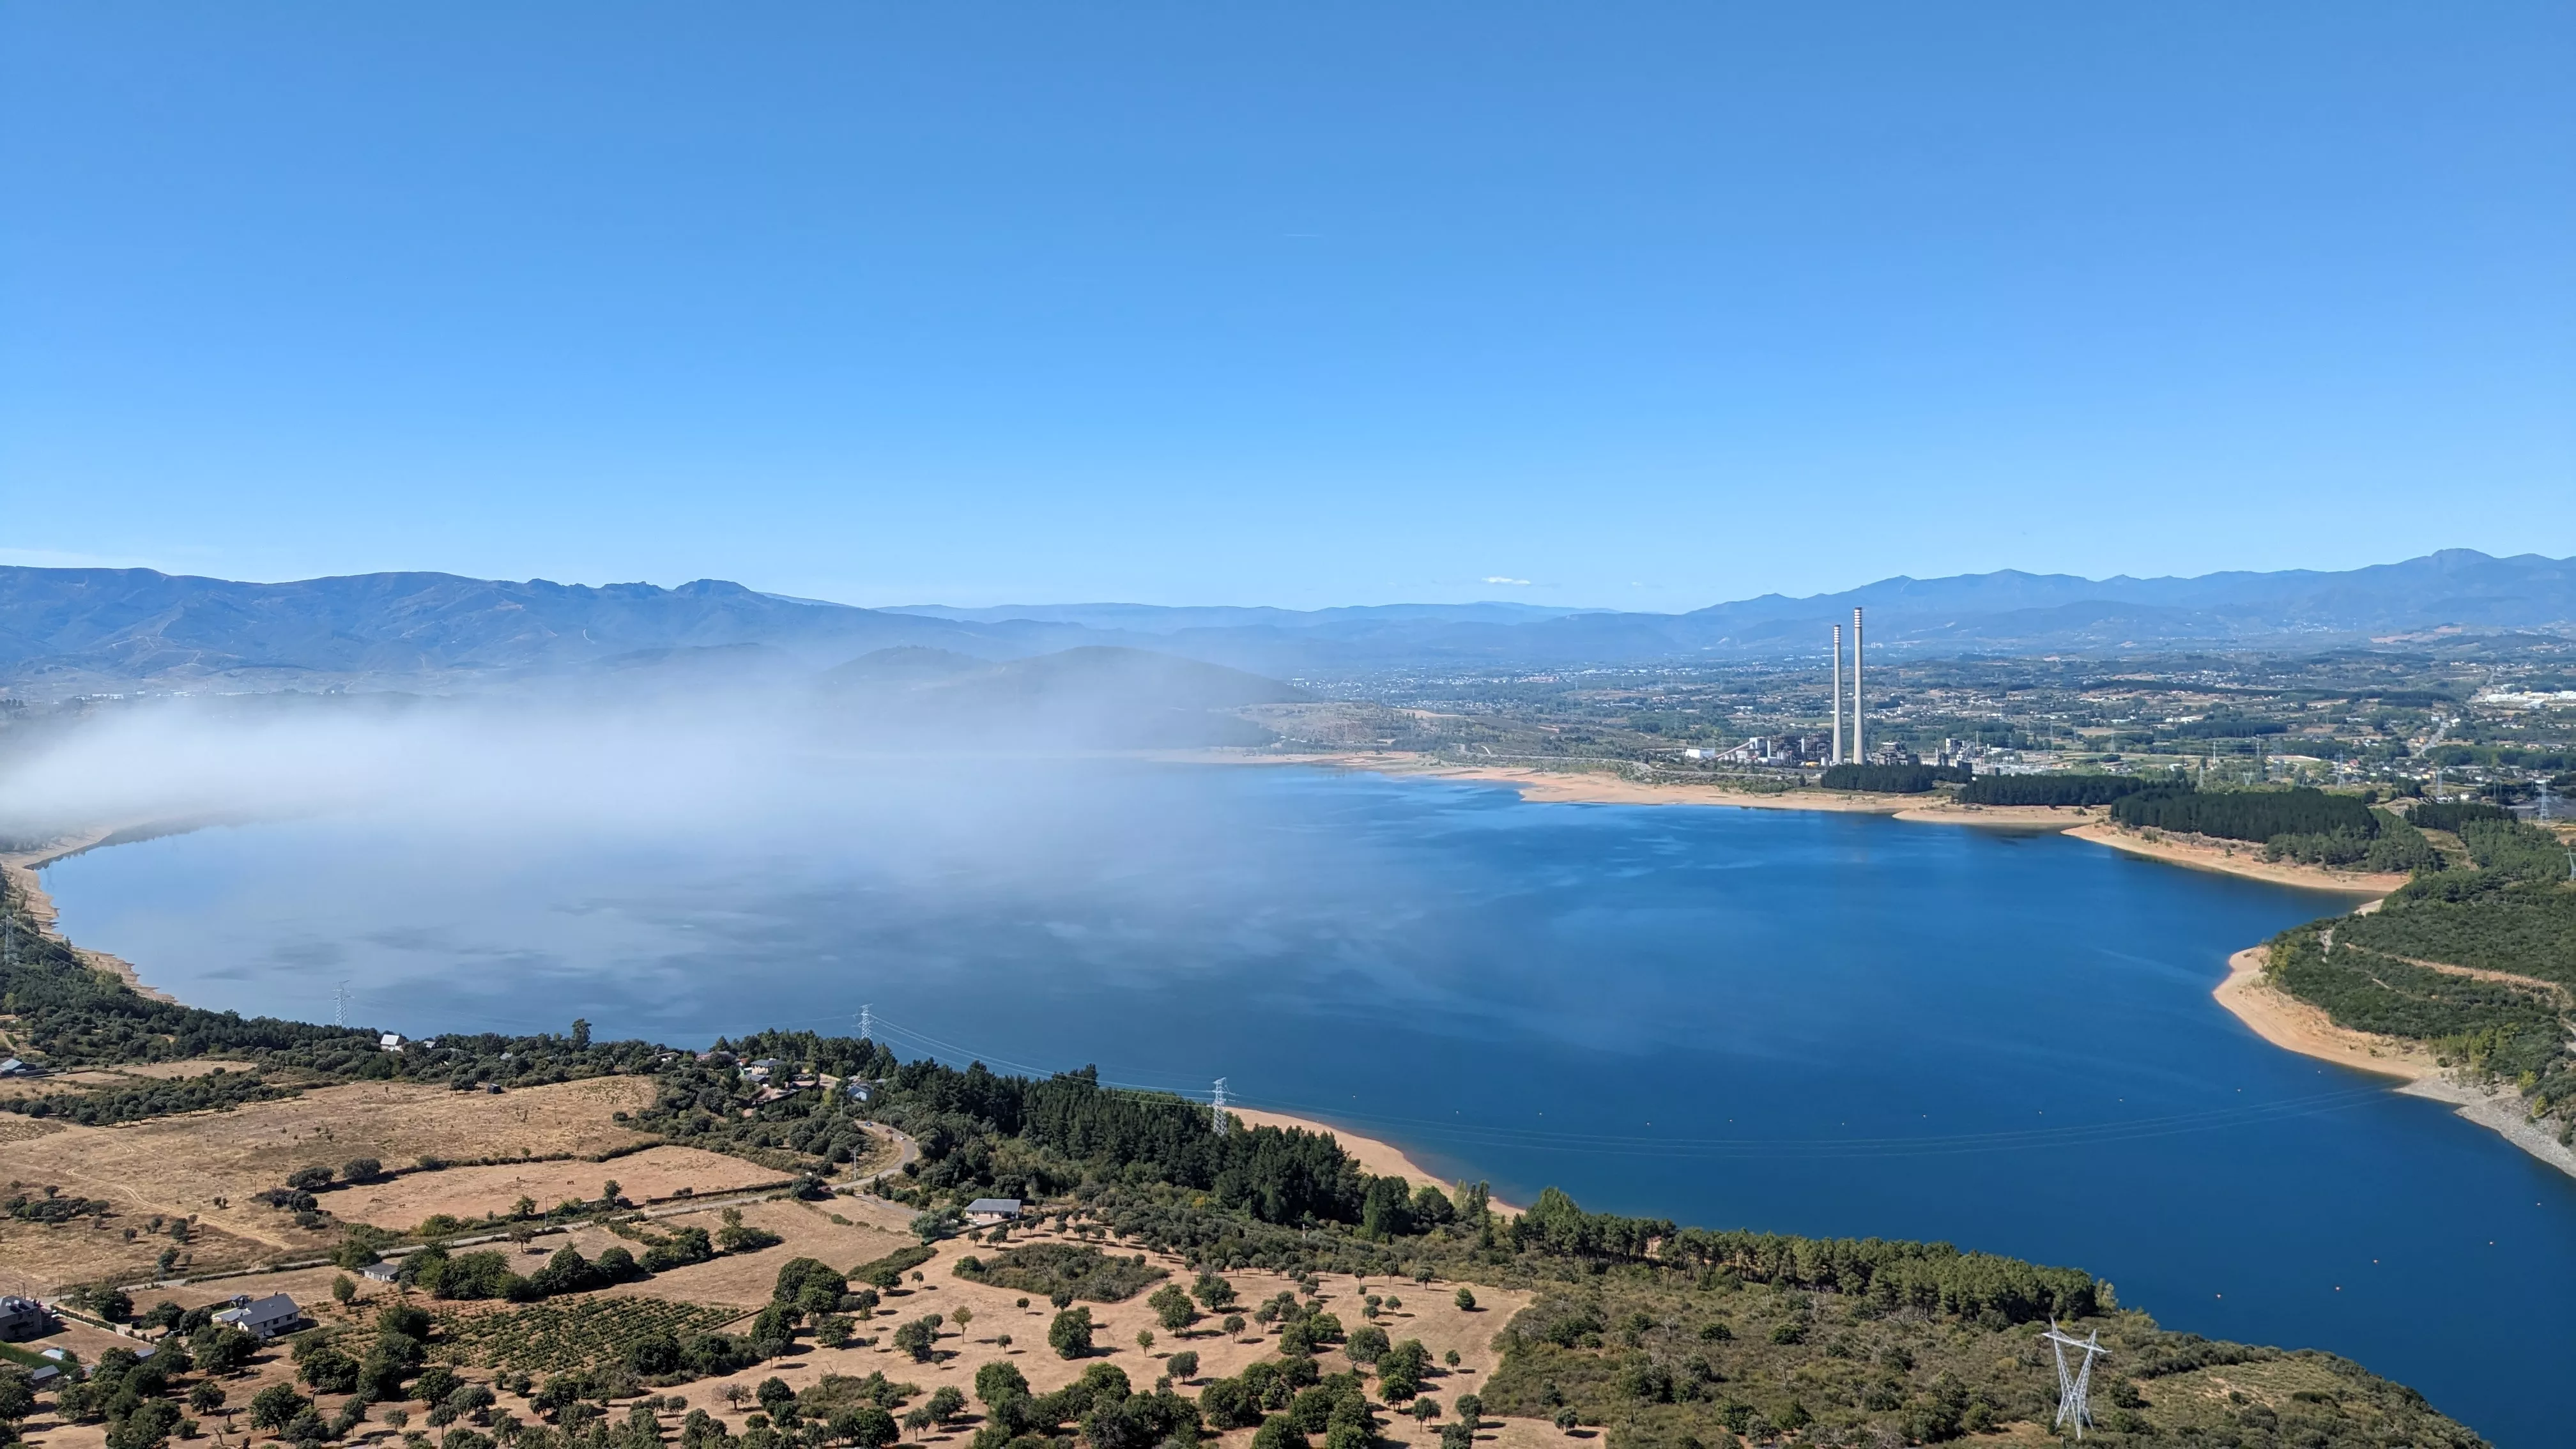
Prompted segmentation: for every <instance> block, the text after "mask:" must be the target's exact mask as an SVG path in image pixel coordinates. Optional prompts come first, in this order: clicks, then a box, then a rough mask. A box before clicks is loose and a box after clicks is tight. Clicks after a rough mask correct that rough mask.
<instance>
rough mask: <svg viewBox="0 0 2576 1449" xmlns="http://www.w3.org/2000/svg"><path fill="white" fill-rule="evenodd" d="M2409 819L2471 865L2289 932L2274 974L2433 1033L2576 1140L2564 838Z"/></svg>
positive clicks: (2444, 809)
mask: <svg viewBox="0 0 2576 1449" xmlns="http://www.w3.org/2000/svg"><path fill="white" fill-rule="evenodd" d="M2124 803H2125V802H2124ZM2409 820H2410V827H2409V828H2411V829H2416V830H2418V831H2419V833H2420V834H2421V835H2422V836H2424V837H2428V838H2430V839H2431V840H2432V841H2434V842H2436V843H2439V844H2441V845H2443V846H2445V847H2447V848H2449V849H2453V850H2456V851H2458V852H2460V853H2461V854H2463V855H2464V856H2465V857H2466V861H2465V862H2464V864H2465V866H2466V868H2454V869H2446V870H2426V871H2422V872H2419V873H2418V874H2417V875H2416V877H2415V879H2414V880H2412V881H2411V882H2409V883H2408V884H2407V885H2406V886H2405V887H2404V888H2402V889H2400V890H2398V891H2396V892H2395V893H2393V894H2391V895H2390V896H2389V897H2388V898H2387V899H2386V900H2385V901H2383V902H2381V903H2380V906H2379V908H2378V909H2377V910H2376V911H2374V912H2372V913H2371V914H2368V915H2348V916H2339V917H2335V918H2332V919H2329V920H2323V921H2314V922H2311V923H2309V924H2307V925H2305V926H2301V927H2298V928H2297V929H2295V930H2291V931H2287V932H2284V933H2282V934H2281V935H2280V936H2278V937H2276V938H2275V939H2274V940H2273V942H2272V944H2271V955H2270V965H2269V973H2270V978H2271V979H2272V981H2273V982H2274V983H2275V984H2277V985H2279V986H2280V987H2281V988H2282V989H2283V990H2285V991H2288V992H2289V993H2290V994H2291V995H2293V996H2296V997H2298V998H2299V999H2300V1000H2303V1001H2307V1002H2311V1003H2313V1004H2315V1005H2317V1006H2320V1007H2323V1008H2324V1009H2325V1010H2326V1012H2327V1014H2328V1015H2330V1016H2332V1017H2333V1018H2334V1021H2335V1024H2336V1025H2338V1026H2343V1027H2347V1028H2350V1029H2352V1030H2355V1031H2368V1032H2377V1033H2381V1034H2383V1035H2387V1036H2395V1037H2402V1038H2405V1039H2407V1040H2410V1041H2420V1042H2423V1043H2426V1044H2427V1045H2429V1046H2431V1047H2432V1048H2433V1050H2434V1052H2435V1054H2436V1055H2437V1056H2438V1057H2439V1058H2440V1059H2441V1060H2442V1061H2443V1062H2444V1063H2445V1064H2448V1065H2451V1066H2454V1067H2456V1068H2458V1069H2460V1070H2461V1071H2463V1072H2465V1073H2466V1074H2467V1075H2469V1076H2470V1077H2471V1078H2472V1079H2473V1080H2478V1081H2484V1082H2489V1083H2494V1084H2498V1085H2507V1086H2511V1087H2513V1088H2514V1089H2515V1090H2517V1091H2519V1092H2520V1093H2521V1094H2522V1096H2523V1097H2524V1099H2525V1100H2526V1101H2527V1102H2528V1103H2529V1105H2530V1108H2531V1113H2532V1115H2533V1116H2534V1117H2535V1118H2538V1119H2541V1120H2543V1121H2545V1122H2550V1123H2554V1124H2555V1133H2556V1136H2557V1138H2558V1140H2559V1141H2560V1142H2562V1143H2576V1052H2571V1050H2570V1046H2569V1042H2570V1040H2571V1033H2576V882H2571V881H2570V880H2569V879H2568V877H2569V875H2570V860H2569V853H2568V846H2567V845H2566V843H2564V842H2562V841H2561V840H2560V839H2559V838H2558V837H2557V836H2556V835H2554V834H2552V833H2551V832H2550V831H2548V830H2546V829H2543V828H2542V827H2540V826H2536V825H2528V824H2523V823H2521V822H2519V821H2516V820H2513V819H2512V818H2510V817H2509V816H2507V815H2506V814H2505V812H2503V811H2501V810H2496V809H2494V808H2493V807H2482V806H2451V805H2446V806H2429V805H2428V806H2419V807H2417V808H2416V809H2415V810H2414V811H2413V812H2412V814H2411V815H2410V817H2409ZM2472 973H2476V974H2472Z"/></svg>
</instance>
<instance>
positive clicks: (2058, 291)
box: [0, 0, 2576, 608]
mask: <svg viewBox="0 0 2576 1449" xmlns="http://www.w3.org/2000/svg"><path fill="white" fill-rule="evenodd" d="M2571 74H2576V7H2569V6H2567V5H2565V4H2563V3H2560V4H2525V3H2510V0H2504V3H2491V4H2480V5H2476V6H2450V5H2438V4H2431V3H2425V4H2417V5H2405V6H2396V5H2384V4H2366V3H2337V4H2315V5H2301V4H2287V3H2277V4H2275V3H2267V4H2263V5H2243V4H2237V3H2225V4H2192V3H2183V4H2158V5H2128V6H2067V5H2063V4H2028V5H2015V4H1980V5H1946V6H1936V5H1922V4H1890V5H1883V6H1857V5H1841V6H1837V5H1830V4H1828V5H1814V6H1807V5H1798V6H1783V5H1765V6H1754V5H1728V4H1716V3H1692V4H1681V5H1670V6H1662V5H1646V4H1637V5H1616V6H1599V5H1571V4H1558V5H1549V6H1541V5H1529V4H1511V3H1500V4H1497V3H1480V4H1474V5H1464V4H1461V5H1435V4H1392V5H1390V4H1385V3H1370V4H1350V5H1335V4H1315V3H1300V4H1297V5H1244V4H1233V5H1207V4H1187V5H1184V4H1171V5H1142V4H1114V5H1082V6H1071V5H1037V4H1018V5H987V4H974V3H960V4H941V5H917V4H916V5H903V6H893V5H862V4H846V3H832V4H815V5H790V4H749V5H741V6H730V5H728V6H717V5H707V4H695V5H653V4H636V3H617V4H597V5H582V4H540V5H526V4H519V3H512V4H506V5H504V4H471V3H441V4H437V5H429V4H392V3H387V4H370V5H346V4H318V3H317V4H274V3H272V4H258V3H252V4H239V5H219V6H217V5H167V6H152V5H132V4H118V3H79V4H73V3H33V0H30V3H20V4H15V5H10V6H7V7H0V206H5V209H6V210H5V214H6V217H7V220H6V222H5V224H0V507H4V508H5V513H0V516H5V517H6V519H7V524H6V527H5V529H0V562H17V563H89V562H112V563H120V564H124V563H132V564H145V565H150V566H154V567H160V568H166V569H172V570H182V571H188V572H198V573H211V574H219V575H225V576H231V577H242V578H288V577H300V576H307V575H311V574H317V573H339V572H355V571H361V570H371V569H390V568H435V569H448V570H454V571H457V572H463V573H472V574H482V575H491V576H506V577H531V576H542V577H548V578H555V579H562V580H568V581H582V582H606V581H611V580H620V579H637V578H641V579H650V580H653V581H655V582H660V583H676V582H681V581H684V580H687V579H690V578H695V577H701V576H714V577H727V578H736V579H740V580H742V581H744V582H746V583H749V584H752V585H753V586H755V587H760V588H768V589H775V590H779V591H784V592H791V593H799V594H807V595H814V596H819V597H827V598H834V599H842V600H847V601H851V602H859V603H894V602H919V601H940V602H952V603H967V604H975V603H993V602H1003V601H1012V602H1021V601H1029V600H1074V599H1132V600H1142V601H1147V602H1160V603H1180V602H1205V603H1275V604H1286V605H1294V606H1314V605H1323V604H1335V603H1356V602H1382V601H1389V600H1397V599H1462V598H1475V597H1511V598H1521V599H1527V600H1530V601H1533V602H1545V603H1565V604H1588V605H1600V604H1608V605H1619V606H1626V607H1643V608H1687V607H1693V606H1696V605H1700V604H1705V603H1709V602H1714V601H1717V600H1721V599H1727V598H1737V597H1743V596H1746V595H1750V594H1755V593H1760V592H1763V591H1766V590H1773V589H1779V590H1784V591H1789V592H1810V591H1814V590H1819V589H1826V588H1835V587H1841V586H1846V585H1850V584H1854V583H1858V582H1861V581H1864V580H1867V579H1871V578H1876V577H1882V576H1885V575H1889V574H1896V573H1911V574H1915V575H1917V576H1929V575H1935V574H1944V573H1954V572H1962V571H1969V570H1979V569H1988V568H1998V567H2020V568H2028V569H2035V570H2065V571H2070V572H2082V573H2090V574H2104V573H2111V572H2120V571H2127V572H2133V573H2198V572H2203V571H2207V570H2210V569H2216V568H2240V567H2250V568H2269V567H2288V566H2306V567H2345V566H2351V565H2355V564H2361V563H2367V562H2376V561H2384V560H2388V559H2394V558H2400V557H2406V556H2409V555H2412V554H2416V553H2420V552H2424V551H2426V550H2428V549H2431V548H2435V547H2441V546H2446V545H2459V546H2467V547H2477V548H2484V549H2487V550H2489V551H2493V552H2523V551H2539V552H2547V553H2552V554H2568V553H2576V504H2572V503H2571V502H2570V499H2571V496H2576V495H2571V491H2570V485H2571V483H2576V405H2571V403H2576V87H2570V86H2569V85H2568V84H2567V77H2568V76H2569V75H2571ZM1502 581H1522V582H1502Z"/></svg>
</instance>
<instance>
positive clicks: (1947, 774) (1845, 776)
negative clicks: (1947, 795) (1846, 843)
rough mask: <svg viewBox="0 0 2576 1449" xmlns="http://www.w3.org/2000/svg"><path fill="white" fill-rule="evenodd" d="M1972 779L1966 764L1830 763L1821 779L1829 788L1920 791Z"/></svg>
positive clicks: (1902, 792) (1897, 792) (1884, 792)
mask: <svg viewBox="0 0 2576 1449" xmlns="http://www.w3.org/2000/svg"><path fill="white" fill-rule="evenodd" d="M1969 779H1970V775H1969V771H1968V767H1967V766H1965V765H1827V766H1826V767H1825V773H1824V778H1823V779H1822V780H1821V781H1819V782H1818V783H1820V784H1821V785H1823V786H1824V788H1826V789H1828V790H1868V791H1871V792H1874V793H1877V794H1882V795H1921V794H1924V793H1926V792H1928V791H1929V790H1931V788H1932V787H1933V786H1935V785H1964V784H1966V783H1967V782H1968V780H1969Z"/></svg>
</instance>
